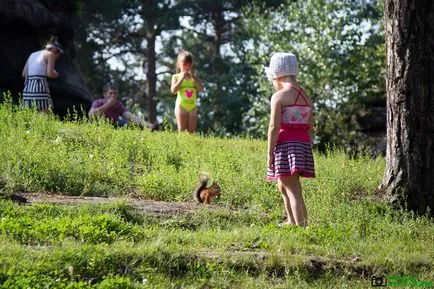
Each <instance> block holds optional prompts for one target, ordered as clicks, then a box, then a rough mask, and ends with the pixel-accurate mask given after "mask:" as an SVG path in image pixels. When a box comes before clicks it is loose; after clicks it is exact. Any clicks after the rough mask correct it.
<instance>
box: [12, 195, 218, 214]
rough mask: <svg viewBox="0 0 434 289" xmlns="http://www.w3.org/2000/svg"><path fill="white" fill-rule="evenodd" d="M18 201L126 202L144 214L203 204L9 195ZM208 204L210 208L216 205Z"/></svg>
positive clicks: (180, 211) (192, 208)
mask: <svg viewBox="0 0 434 289" xmlns="http://www.w3.org/2000/svg"><path fill="white" fill-rule="evenodd" d="M9 198H10V199H11V200H13V201H15V202H18V203H26V204H41V203H42V204H43V203H47V204H61V205H73V206H74V205H85V204H105V203H116V202H126V203H128V204H129V205H131V206H133V207H134V208H135V209H137V210H138V211H140V212H142V213H144V214H155V215H160V214H188V213H191V212H193V211H195V210H198V209H200V208H202V207H203V206H206V205H202V204H197V203H194V202H190V203H188V202H164V201H154V200H143V199H135V198H115V197H108V198H104V197H84V196H67V195H56V194H49V193H15V194H13V195H12V196H10V197H9ZM214 206H215V205H213V206H208V207H209V208H212V207H214Z"/></svg>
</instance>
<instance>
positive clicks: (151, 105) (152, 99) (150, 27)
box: [144, 0, 157, 123]
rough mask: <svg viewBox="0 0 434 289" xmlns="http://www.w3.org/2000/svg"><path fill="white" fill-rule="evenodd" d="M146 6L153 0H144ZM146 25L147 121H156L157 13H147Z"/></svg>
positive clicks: (151, 5)
mask: <svg viewBox="0 0 434 289" xmlns="http://www.w3.org/2000/svg"><path fill="white" fill-rule="evenodd" d="M144 4H146V5H147V6H146V7H153V5H156V4H154V3H153V0H146V1H144ZM147 16H148V19H147V21H146V22H147V25H146V37H145V38H146V44H147V45H146V62H147V65H146V68H147V69H146V71H145V73H146V80H147V98H148V99H147V109H148V121H149V122H151V123H156V120H157V101H156V96H157V75H156V57H155V54H156V53H155V41H156V38H157V33H156V30H155V25H156V23H157V19H156V17H157V15H155V14H152V13H149V14H148V15H147Z"/></svg>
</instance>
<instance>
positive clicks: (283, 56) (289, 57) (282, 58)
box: [265, 52, 298, 80]
mask: <svg viewBox="0 0 434 289" xmlns="http://www.w3.org/2000/svg"><path fill="white" fill-rule="evenodd" d="M265 73H266V74H267V77H268V79H269V80H273V79H276V78H279V77H282V76H285V75H295V76H296V75H297V74H298V64H297V57H296V56H295V55H294V54H292V53H286V52H277V53H274V54H273V56H271V59H270V66H269V67H265Z"/></svg>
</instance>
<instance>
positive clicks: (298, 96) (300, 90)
mask: <svg viewBox="0 0 434 289" xmlns="http://www.w3.org/2000/svg"><path fill="white" fill-rule="evenodd" d="M291 88H292V89H294V90H295V91H296V92H297V98H296V99H295V102H294V104H297V102H298V99H299V98H300V96H301V97H302V98H303V101H304V104H305V105H307V106H310V105H309V102H307V100H306V98H305V97H304V95H303V91H304V89H303V88H302V87H301V86H298V87H297V86H291ZM297 88H298V89H297Z"/></svg>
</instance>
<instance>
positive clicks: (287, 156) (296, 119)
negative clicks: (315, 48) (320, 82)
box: [267, 87, 315, 181]
mask: <svg viewBox="0 0 434 289" xmlns="http://www.w3.org/2000/svg"><path fill="white" fill-rule="evenodd" d="M292 89H294V90H295V91H296V92H297V93H298V94H297V98H296V101H295V102H294V104H291V105H287V106H284V107H282V111H281V114H282V117H281V124H280V130H279V137H278V139H277V144H276V147H275V149H274V166H273V167H271V168H270V167H269V168H267V180H269V181H275V180H277V179H279V178H283V177H289V176H292V175H293V174H294V173H297V172H298V173H299V174H300V176H302V177H306V178H314V177H315V166H314V159H313V154H312V142H311V139H310V135H309V117H310V115H311V114H312V107H311V106H310V105H308V102H307V101H306V99H305V98H304V96H303V93H302V91H303V90H302V89H301V88H296V87H292ZM300 97H301V98H303V100H304V102H303V103H302V104H299V103H298V101H299V98H300Z"/></svg>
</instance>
